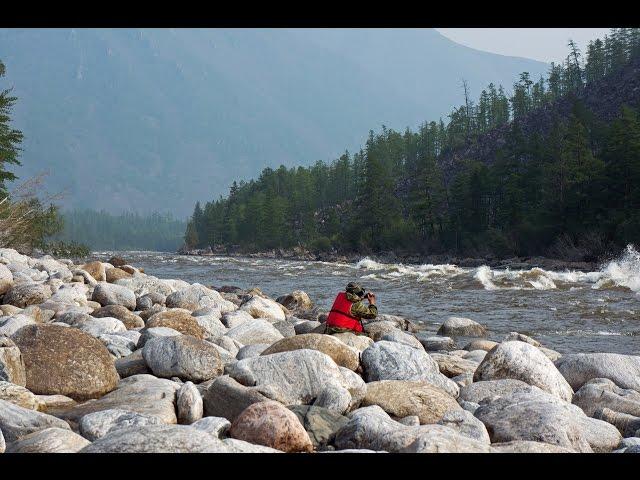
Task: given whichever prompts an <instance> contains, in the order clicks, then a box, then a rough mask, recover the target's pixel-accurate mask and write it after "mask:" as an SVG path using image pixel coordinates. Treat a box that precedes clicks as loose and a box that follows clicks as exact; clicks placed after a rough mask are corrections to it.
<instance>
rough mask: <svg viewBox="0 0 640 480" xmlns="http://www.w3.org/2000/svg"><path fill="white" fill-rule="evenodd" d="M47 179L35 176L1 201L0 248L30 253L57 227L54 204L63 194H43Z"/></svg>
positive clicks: (42, 176)
mask: <svg viewBox="0 0 640 480" xmlns="http://www.w3.org/2000/svg"><path fill="white" fill-rule="evenodd" d="M46 176H47V174H46V173H41V174H39V175H36V176H34V177H32V178H30V179H28V180H26V181H25V182H23V183H22V184H20V185H18V186H17V187H16V188H14V189H13V190H12V191H11V192H10V193H9V194H8V195H5V196H4V197H2V198H0V247H3V248H14V249H16V250H18V251H22V252H29V251H31V250H32V249H33V247H34V246H37V245H38V244H39V243H41V242H42V241H43V239H44V237H45V236H46V235H47V234H49V233H52V232H53V231H55V229H56V228H57V223H59V222H60V220H59V218H58V217H57V214H56V207H55V206H54V204H53V202H54V201H57V200H59V199H60V198H62V195H61V194H54V195H49V194H44V195H42V194H43V192H44V190H43V185H44V179H45V178H46Z"/></svg>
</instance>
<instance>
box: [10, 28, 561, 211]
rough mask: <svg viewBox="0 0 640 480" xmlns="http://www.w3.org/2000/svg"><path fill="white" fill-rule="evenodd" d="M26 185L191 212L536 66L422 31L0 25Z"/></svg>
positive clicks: (69, 200)
mask: <svg viewBox="0 0 640 480" xmlns="http://www.w3.org/2000/svg"><path fill="white" fill-rule="evenodd" d="M0 58H1V59H2V60H3V62H4V63H5V65H6V68H7V74H6V77H5V78H4V79H3V81H2V85H0V88H7V87H13V88H14V90H13V92H14V94H15V95H16V96H17V97H18V103H17V105H16V109H15V126H16V127H17V128H19V129H21V130H22V131H23V132H24V134H25V141H24V144H23V155H22V157H21V160H22V163H23V167H21V168H19V169H18V170H17V171H16V173H17V174H18V175H19V176H20V177H22V178H26V177H28V176H30V175H33V174H35V173H37V172H41V171H43V170H48V171H49V172H50V176H49V178H48V189H49V190H51V191H60V190H63V189H64V190H65V192H66V196H65V198H64V200H63V206H65V207H82V208H96V209H105V210H107V211H110V212H119V211H123V210H134V211H138V212H141V213H144V212H149V211H168V212H171V213H173V214H176V215H178V216H186V215H187V214H189V213H191V210H192V208H193V204H194V202H195V201H196V200H209V199H211V198H212V197H213V196H217V195H219V194H226V193H227V192H228V188H229V184H230V183H231V182H232V181H233V180H234V179H238V178H241V179H243V178H244V179H248V178H251V177H252V176H254V175H255V174H256V173H257V172H259V171H260V170H261V169H262V168H264V167H265V166H271V167H277V166H279V165H280V164H284V165H286V166H293V165H299V164H302V165H309V164H312V163H313V162H315V161H317V160H321V159H322V160H330V159H332V158H335V157H337V156H338V155H340V154H341V153H342V152H343V151H344V149H349V150H351V151H354V150H357V149H359V148H360V146H361V145H362V144H363V143H364V141H365V139H366V134H367V132H368V131H369V130H370V129H371V128H376V127H379V126H380V125H386V126H388V127H390V128H395V129H400V130H402V129H404V128H405V127H406V126H410V127H412V128H415V127H416V126H417V125H418V124H420V123H421V122H423V121H425V120H432V119H437V118H439V117H440V116H441V115H445V114H447V113H448V112H449V111H450V110H451V107H452V106H454V105H459V104H461V103H462V101H463V93H462V88H461V79H462V78H464V79H466V80H467V82H468V84H469V85H470V87H471V94H472V97H474V98H476V97H477V95H478V93H479V91H480V90H481V89H482V88H483V87H485V86H486V85H487V84H488V83H489V82H494V83H502V84H503V85H504V86H505V87H506V88H507V90H510V87H511V85H512V84H513V82H514V81H515V80H516V79H517V75H518V74H519V73H520V72H522V71H528V72H530V73H531V76H532V78H534V79H536V78H538V76H539V75H540V74H542V73H544V72H546V70H547V69H548V65H546V64H544V63H541V62H537V61H533V60H528V59H524V58H515V57H505V56H501V55H496V54H492V53H487V52H481V51H478V50H474V49H471V48H468V47H465V46H462V45H459V44H456V43H454V42H452V41H450V40H448V39H447V38H445V37H444V36H442V35H440V34H439V33H438V32H437V31H435V30H433V29H209V30H198V29H141V30H137V29H135V30H134V29H25V30H20V29H2V30H0Z"/></svg>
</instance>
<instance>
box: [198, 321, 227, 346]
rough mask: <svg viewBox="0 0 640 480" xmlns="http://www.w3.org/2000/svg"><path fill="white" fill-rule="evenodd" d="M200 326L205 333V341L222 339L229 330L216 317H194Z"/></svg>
mask: <svg viewBox="0 0 640 480" xmlns="http://www.w3.org/2000/svg"><path fill="white" fill-rule="evenodd" d="M194 318H195V319H196V322H197V323H198V325H200V326H201V327H202V328H203V329H204V331H205V337H204V338H205V339H207V340H209V341H211V340H214V339H216V338H220V337H222V336H223V335H224V334H225V333H227V328H226V327H225V326H224V325H223V324H222V322H221V321H220V320H219V319H218V317H217V316H216V315H198V316H194Z"/></svg>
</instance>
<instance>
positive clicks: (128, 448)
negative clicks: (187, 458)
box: [80, 425, 229, 453]
mask: <svg viewBox="0 0 640 480" xmlns="http://www.w3.org/2000/svg"><path fill="white" fill-rule="evenodd" d="M227 451H229V448H228V447H226V446H225V445H224V444H223V443H222V441H221V440H219V439H217V438H215V437H214V436H212V435H209V434H208V433H207V432H205V431H203V430H199V429H197V428H193V427H190V426H187V425H144V426H132V427H127V428H121V429H117V430H115V431H113V432H110V433H108V434H106V435H105V436H104V437H102V438H99V439H98V440H96V441H94V442H93V443H92V444H91V445H89V446H87V447H85V448H83V449H82V450H80V453H217V452H227Z"/></svg>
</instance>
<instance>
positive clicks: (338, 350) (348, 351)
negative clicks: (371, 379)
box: [261, 333, 360, 370]
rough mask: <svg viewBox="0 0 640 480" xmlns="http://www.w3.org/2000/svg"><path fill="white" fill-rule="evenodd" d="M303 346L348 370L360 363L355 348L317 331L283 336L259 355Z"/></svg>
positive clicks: (288, 350) (355, 367)
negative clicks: (320, 353) (324, 355)
mask: <svg viewBox="0 0 640 480" xmlns="http://www.w3.org/2000/svg"><path fill="white" fill-rule="evenodd" d="M304 348H308V349H311V350H318V351H319V352H322V353H326V354H327V355H329V356H330V357H331V359H332V360H333V361H334V362H336V364H337V365H339V366H341V367H346V368H348V369H349V370H356V369H357V368H358V366H359V365H360V359H359V355H358V351H357V350H356V349H355V348H352V347H349V346H348V345H346V344H345V343H343V342H341V341H340V340H338V339H337V338H335V337H332V336H331V335H322V334H319V333H305V334H302V335H296V336H295V337H288V338H283V339H282V340H279V341H277V342H275V343H274V344H272V345H271V346H270V347H268V348H267V349H266V350H264V351H263V352H262V353H261V355H271V354H272V353H280V352H290V351H292V350H302V349H304Z"/></svg>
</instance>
